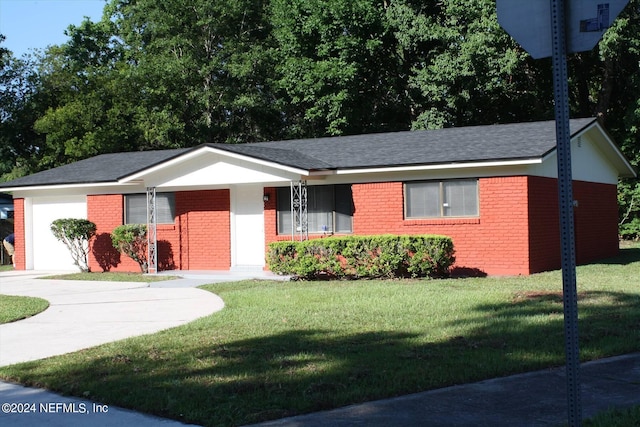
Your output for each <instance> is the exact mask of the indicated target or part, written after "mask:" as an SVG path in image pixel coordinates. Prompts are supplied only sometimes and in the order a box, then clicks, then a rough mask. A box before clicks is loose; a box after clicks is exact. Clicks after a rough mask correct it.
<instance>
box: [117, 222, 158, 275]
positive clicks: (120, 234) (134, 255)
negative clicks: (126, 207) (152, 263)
mask: <svg viewBox="0 0 640 427" xmlns="http://www.w3.org/2000/svg"><path fill="white" fill-rule="evenodd" d="M111 242H112V243H113V247H114V248H116V249H118V250H120V252H122V253H123V254H125V255H126V256H128V257H129V258H131V259H132V260H134V261H135V262H137V263H138V265H139V266H140V271H141V272H142V273H147V272H148V269H149V262H148V261H147V225H146V224H125V225H120V226H118V227H116V228H115V229H114V230H113V232H112V233H111Z"/></svg>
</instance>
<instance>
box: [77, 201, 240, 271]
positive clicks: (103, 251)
mask: <svg viewBox="0 0 640 427" xmlns="http://www.w3.org/2000/svg"><path fill="white" fill-rule="evenodd" d="M175 202H176V218H175V222H174V224H158V229H157V240H158V247H157V250H158V269H159V270H160V271H163V270H172V269H180V270H189V269H190V270H214V269H216V270H217V269H229V267H230V265H231V250H230V247H231V240H230V239H231V237H230V216H229V208H230V201H229V190H207V191H184V192H178V193H176V194H175ZM123 212H124V197H123V196H122V195H100V196H88V197H87V213H88V218H89V220H91V221H93V222H94V223H95V224H96V226H97V236H96V239H95V241H94V242H93V249H92V253H91V256H90V266H91V269H92V270H93V271H101V270H105V269H107V270H111V271H132V272H135V271H140V268H139V267H138V264H137V263H136V262H134V261H133V260H132V259H130V258H129V257H127V256H125V255H120V254H119V253H118V251H116V250H115V249H114V248H113V247H112V245H111V237H110V233H111V232H112V231H113V230H114V229H115V228H116V227H117V226H119V225H122V223H123Z"/></svg>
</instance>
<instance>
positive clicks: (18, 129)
mask: <svg viewBox="0 0 640 427" xmlns="http://www.w3.org/2000/svg"><path fill="white" fill-rule="evenodd" d="M4 39H5V38H4V36H2V35H1V34H0V43H2V42H3V41H4ZM36 61H37V59H36V58H35V57H34V56H32V55H27V56H24V57H23V58H21V59H17V58H15V57H14V56H13V54H12V52H11V51H9V50H8V49H6V48H4V47H2V46H0V88H1V90H0V177H1V178H2V179H3V180H7V179H11V178H16V177H19V176H22V175H24V174H27V173H29V172H30V171H32V170H33V169H34V165H33V158H34V155H36V154H37V153H38V150H39V148H40V146H41V144H42V140H43V138H42V137H41V136H40V135H38V134H37V133H36V132H35V131H34V129H33V123H34V121H35V120H36V119H37V117H39V116H40V115H41V114H43V112H44V109H45V108H46V105H45V104H44V103H42V102H41V99H40V97H39V91H38V86H39V77H38V74H37V73H36V72H35V71H34V70H35V65H36Z"/></svg>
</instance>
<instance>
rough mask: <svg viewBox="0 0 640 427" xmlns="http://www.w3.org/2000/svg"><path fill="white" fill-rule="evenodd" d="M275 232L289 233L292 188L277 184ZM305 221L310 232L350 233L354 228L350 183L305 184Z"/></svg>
mask: <svg viewBox="0 0 640 427" xmlns="http://www.w3.org/2000/svg"><path fill="white" fill-rule="evenodd" d="M276 197H277V203H276V204H277V222H278V234H291V221H292V218H291V189H290V188H289V187H283V188H278V189H277V193H276ZM307 222H308V230H309V233H351V232H352V231H353V196H352V193H351V186H350V185H318V186H309V187H307Z"/></svg>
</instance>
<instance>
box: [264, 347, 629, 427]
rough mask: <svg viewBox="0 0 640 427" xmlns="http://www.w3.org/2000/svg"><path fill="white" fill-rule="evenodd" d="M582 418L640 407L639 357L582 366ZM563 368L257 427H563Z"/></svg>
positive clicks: (565, 419)
mask: <svg viewBox="0 0 640 427" xmlns="http://www.w3.org/2000/svg"><path fill="white" fill-rule="evenodd" d="M580 375H581V401H582V405H581V407H582V418H583V419H586V418H591V417H593V416H595V415H597V414H598V413H600V412H603V411H606V410H608V409H611V408H625V407H629V406H634V405H640V353H635V354H630V355H624V356H619V357H612V358H608V359H603V360H599V361H594V362H588V363H584V364H582V366H581V370H580ZM567 406H568V405H567V393H566V377H565V375H564V368H557V369H548V370H543V371H536V372H531V373H526V374H520V375H512V376H509V377H504V378H496V379H491V380H486V381H480V382H477V383H472V384H463V385H458V386H454V387H447V388H442V389H438V390H432V391H426V392H423V393H416V394H412V395H409V396H402V397H397V398H394V399H385V400H378V401H374V402H367V403H363V404H359V405H352V406H348V407H344V408H340V409H335V410H332V411H325V412H318V413H313V414H309V415H302V416H297V417H291V418H285V419H281V420H276V421H271V422H266V423H261V424H255V425H254V426H253V427H258V426H260V427H275V426H278V427H301V426H304V427H325V426H331V427H356V426H367V427H389V426H393V427H416V426H429V427H480V426H486V427H496V426H504V427H513V426H518V427H538V426H539V427H561V426H562V425H566V423H567V421H568V416H567V414H568V411H567Z"/></svg>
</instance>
